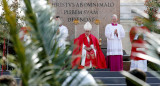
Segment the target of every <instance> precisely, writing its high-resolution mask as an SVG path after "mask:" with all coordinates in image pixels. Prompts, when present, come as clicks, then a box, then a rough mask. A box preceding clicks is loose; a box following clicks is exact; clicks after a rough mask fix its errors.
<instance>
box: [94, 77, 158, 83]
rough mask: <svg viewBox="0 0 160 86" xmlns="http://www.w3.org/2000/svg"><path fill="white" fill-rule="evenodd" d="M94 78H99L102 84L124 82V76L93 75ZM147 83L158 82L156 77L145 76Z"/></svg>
mask: <svg viewBox="0 0 160 86" xmlns="http://www.w3.org/2000/svg"><path fill="white" fill-rule="evenodd" d="M94 78H95V79H96V80H101V81H102V82H103V83H104V84H126V81H125V77H94ZM146 82H147V83H160V80H159V79H158V78H156V77H147V80H146Z"/></svg>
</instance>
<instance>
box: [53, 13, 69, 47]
mask: <svg viewBox="0 0 160 86" xmlns="http://www.w3.org/2000/svg"><path fill="white" fill-rule="evenodd" d="M56 21H57V24H58V25H59V28H58V37H59V42H58V46H59V47H60V48H61V49H65V48H66V40H67V37H68V28H67V27H66V26H64V25H62V21H61V19H60V17H59V16H56Z"/></svg>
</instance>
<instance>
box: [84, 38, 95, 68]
mask: <svg viewBox="0 0 160 86" xmlns="http://www.w3.org/2000/svg"><path fill="white" fill-rule="evenodd" d="M87 41H88V42H90V39H89V37H88V36H87ZM90 47H91V48H92V49H93V50H94V54H95V56H96V50H95V48H94V45H93V44H92V45H91V46H90ZM84 48H85V45H84V44H83V48H82V56H81V65H82V66H85V60H86V50H85V49H84ZM90 67H92V62H91V61H90Z"/></svg>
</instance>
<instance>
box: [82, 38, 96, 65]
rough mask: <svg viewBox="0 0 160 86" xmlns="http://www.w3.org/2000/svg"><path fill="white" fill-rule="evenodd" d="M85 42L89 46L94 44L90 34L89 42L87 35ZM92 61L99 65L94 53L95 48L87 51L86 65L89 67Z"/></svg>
mask: <svg viewBox="0 0 160 86" xmlns="http://www.w3.org/2000/svg"><path fill="white" fill-rule="evenodd" d="M83 43H84V45H85V46H86V47H87V48H89V47H91V45H93V41H92V39H91V35H90V36H89V42H88V39H87V37H86V36H85V37H84V42H83ZM91 62H92V66H93V67H96V65H97V63H96V56H95V53H94V50H93V49H92V50H90V51H86V59H85V66H87V67H89V66H90V63H91Z"/></svg>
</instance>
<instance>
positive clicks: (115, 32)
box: [114, 29, 118, 37]
mask: <svg viewBox="0 0 160 86" xmlns="http://www.w3.org/2000/svg"><path fill="white" fill-rule="evenodd" d="M114 34H116V36H117V37H118V33H117V29H116V30H115V31H114Z"/></svg>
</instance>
